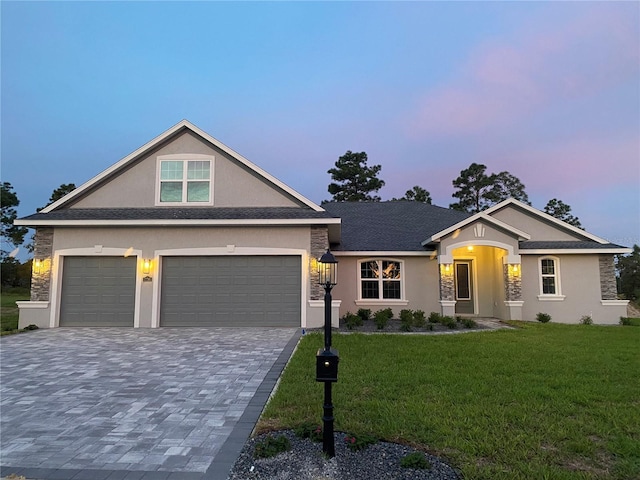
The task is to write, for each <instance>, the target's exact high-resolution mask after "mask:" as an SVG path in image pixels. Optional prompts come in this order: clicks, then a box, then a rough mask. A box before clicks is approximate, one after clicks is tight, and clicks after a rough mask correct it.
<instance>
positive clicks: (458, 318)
mask: <svg viewBox="0 0 640 480" xmlns="http://www.w3.org/2000/svg"><path fill="white" fill-rule="evenodd" d="M463 320H464V318H463V317H461V316H460V315H456V322H458V323H462V321H463Z"/></svg>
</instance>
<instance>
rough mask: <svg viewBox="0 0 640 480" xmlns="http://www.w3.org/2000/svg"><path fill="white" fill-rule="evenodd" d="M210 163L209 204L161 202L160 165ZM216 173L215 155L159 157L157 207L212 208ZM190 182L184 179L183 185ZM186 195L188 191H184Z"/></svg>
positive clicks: (187, 154) (157, 165)
mask: <svg viewBox="0 0 640 480" xmlns="http://www.w3.org/2000/svg"><path fill="white" fill-rule="evenodd" d="M177 160H184V161H189V160H192V161H200V162H202V161H208V162H209V164H210V169H209V172H210V178H209V201H208V202H187V201H184V202H161V201H160V165H161V164H162V162H165V161H177ZM214 172H215V157H214V156H213V155H202V154H199V153H183V154H171V155H158V157H157V159H156V196H155V205H156V207H184V206H186V205H189V206H211V205H213V193H214V189H213V180H214ZM187 181H188V180H187V179H186V178H183V179H182V182H183V185H184V184H186V182H187ZM184 192H185V193H184V195H186V189H185V190H184Z"/></svg>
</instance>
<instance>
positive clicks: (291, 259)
mask: <svg viewBox="0 0 640 480" xmlns="http://www.w3.org/2000/svg"><path fill="white" fill-rule="evenodd" d="M15 223H16V224H17V225H23V226H28V227H32V228H35V229H36V234H35V250H34V262H33V277H32V288H31V299H30V301H28V302H18V304H19V305H18V306H19V308H20V321H19V326H20V327H21V328H22V327H24V326H26V325H29V324H36V325H38V326H39V327H58V326H68V327H75V326H129V327H146V328H149V327H151V328H155V327H165V326H166V327H181V326H182V327H189V326H241V327H251V326H296V327H317V326H320V325H321V324H322V323H323V319H324V302H323V300H322V299H323V290H322V288H321V287H320V286H319V285H317V282H316V278H315V275H314V272H315V267H316V260H315V259H317V258H318V257H319V256H320V255H321V254H322V253H323V252H324V251H326V249H327V248H329V247H330V248H331V249H332V251H333V252H334V255H336V257H337V258H338V260H339V268H338V285H337V286H336V287H335V288H334V294H333V297H334V299H336V300H334V302H333V305H332V316H333V317H332V318H333V322H334V325H335V324H337V319H338V316H339V315H342V314H344V313H345V312H346V311H356V310H357V309H358V308H371V309H378V308H386V307H392V308H393V309H394V311H395V312H396V313H398V312H399V310H400V309H403V308H410V309H422V310H424V311H426V312H430V311H440V312H442V313H443V314H447V315H453V314H460V315H475V316H489V317H497V318H502V319H526V320H532V319H534V318H535V315H536V313H537V312H545V313H549V314H550V315H551V316H552V317H553V319H554V320H557V321H566V322H577V321H578V319H579V318H580V316H582V315H591V316H592V317H593V319H594V321H595V322H596V323H617V322H618V319H619V317H620V316H623V315H625V314H626V302H625V301H620V300H617V299H616V285H615V274H614V269H613V255H614V254H618V253H627V252H629V251H630V250H629V249H627V248H624V247H620V246H618V245H613V244H610V243H608V242H607V241H606V240H603V239H601V238H599V237H596V236H595V235H592V234H590V233H587V232H585V231H583V230H580V229H577V228H575V227H572V226H570V225H568V224H566V223H563V222H561V221H559V220H557V219H555V218H553V217H550V216H549V215H546V214H544V213H542V212H540V211H538V210H536V209H534V208H532V207H530V206H528V205H525V204H522V203H520V202H518V201H516V200H507V201H505V202H502V203H500V204H498V205H496V206H494V207H492V208H490V209H488V210H485V211H484V212H482V213H479V214H476V215H469V214H465V213H462V212H456V211H453V210H449V209H445V208H440V207H436V206H432V205H426V204H420V203H416V202H403V201H396V202H376V203H326V204H323V205H318V204H316V203H314V202H312V201H311V200H309V199H307V198H305V197H304V196H302V195H301V194H299V193H298V192H296V191H295V190H293V189H291V188H290V187H288V186H287V185H285V184H284V183H282V182H281V181H279V180H278V179H276V178H274V177H273V176H271V175H270V174H268V173H267V172H265V171H264V170H262V169H261V168H260V167H258V166H257V165H255V164H253V163H252V162H250V161H249V160H247V159H246V158H244V157H243V156H242V155H240V154H238V153H237V152H235V151H233V150H231V149H230V148H229V147H227V146H225V145H224V144H222V143H221V142H219V141H218V140H216V139H215V138H213V137H211V136H210V135H208V134H207V133H206V132H204V131H202V130H200V129H199V128H198V127H196V126H194V125H193V124H191V123H189V122H188V121H186V120H184V121H182V122H180V123H178V124H177V125H175V126H173V127H172V128H170V129H169V130H167V131H166V132H164V133H162V134H161V135H159V136H158V137H156V138H155V139H153V140H151V141H150V142H149V143H147V144H145V145H143V146H142V147H140V148H139V149H138V150H136V151H135V152H133V153H131V154H130V155H128V156H126V157H125V158H123V159H122V160H120V161H119V162H117V163H116V164H114V165H113V166H111V167H110V168H108V169H107V170H105V171H103V172H102V173H100V174H99V175H97V176H96V177H94V178H93V179H91V180H89V181H88V182H86V183H85V184H83V185H81V186H80V187H79V188H77V189H76V190H74V191H73V192H71V193H69V194H68V195H66V196H65V197H63V198H61V199H60V200H58V201H57V202H55V203H53V204H51V205H49V206H48V207H46V208H45V209H43V210H42V211H40V212H39V213H36V214H34V215H30V216H28V217H25V218H21V219H19V220H17V221H16V222H15Z"/></svg>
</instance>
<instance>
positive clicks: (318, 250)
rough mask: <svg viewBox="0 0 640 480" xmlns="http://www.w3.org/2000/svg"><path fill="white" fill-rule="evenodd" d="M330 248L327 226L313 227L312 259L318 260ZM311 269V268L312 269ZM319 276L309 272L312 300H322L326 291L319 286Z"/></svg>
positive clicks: (314, 272)
mask: <svg viewBox="0 0 640 480" xmlns="http://www.w3.org/2000/svg"><path fill="white" fill-rule="evenodd" d="M327 248H329V229H328V227H326V226H312V227H311V252H310V253H311V257H312V258H314V259H316V260H317V259H318V258H320V257H321V256H322V254H323V253H324V252H326V251H327ZM314 265H315V263H314ZM310 268H311V267H310ZM317 277H318V275H317V272H316V271H312V272H309V280H310V282H311V288H310V290H309V294H310V297H309V298H310V300H322V299H323V298H324V289H323V288H322V286H320V285H318V278H317Z"/></svg>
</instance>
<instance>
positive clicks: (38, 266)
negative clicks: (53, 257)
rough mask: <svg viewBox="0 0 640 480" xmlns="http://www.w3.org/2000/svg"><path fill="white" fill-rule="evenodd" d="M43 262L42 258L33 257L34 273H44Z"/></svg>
mask: <svg viewBox="0 0 640 480" xmlns="http://www.w3.org/2000/svg"><path fill="white" fill-rule="evenodd" d="M42 263H43V262H42V260H40V259H39V258H34V259H33V273H38V274H40V273H42Z"/></svg>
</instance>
